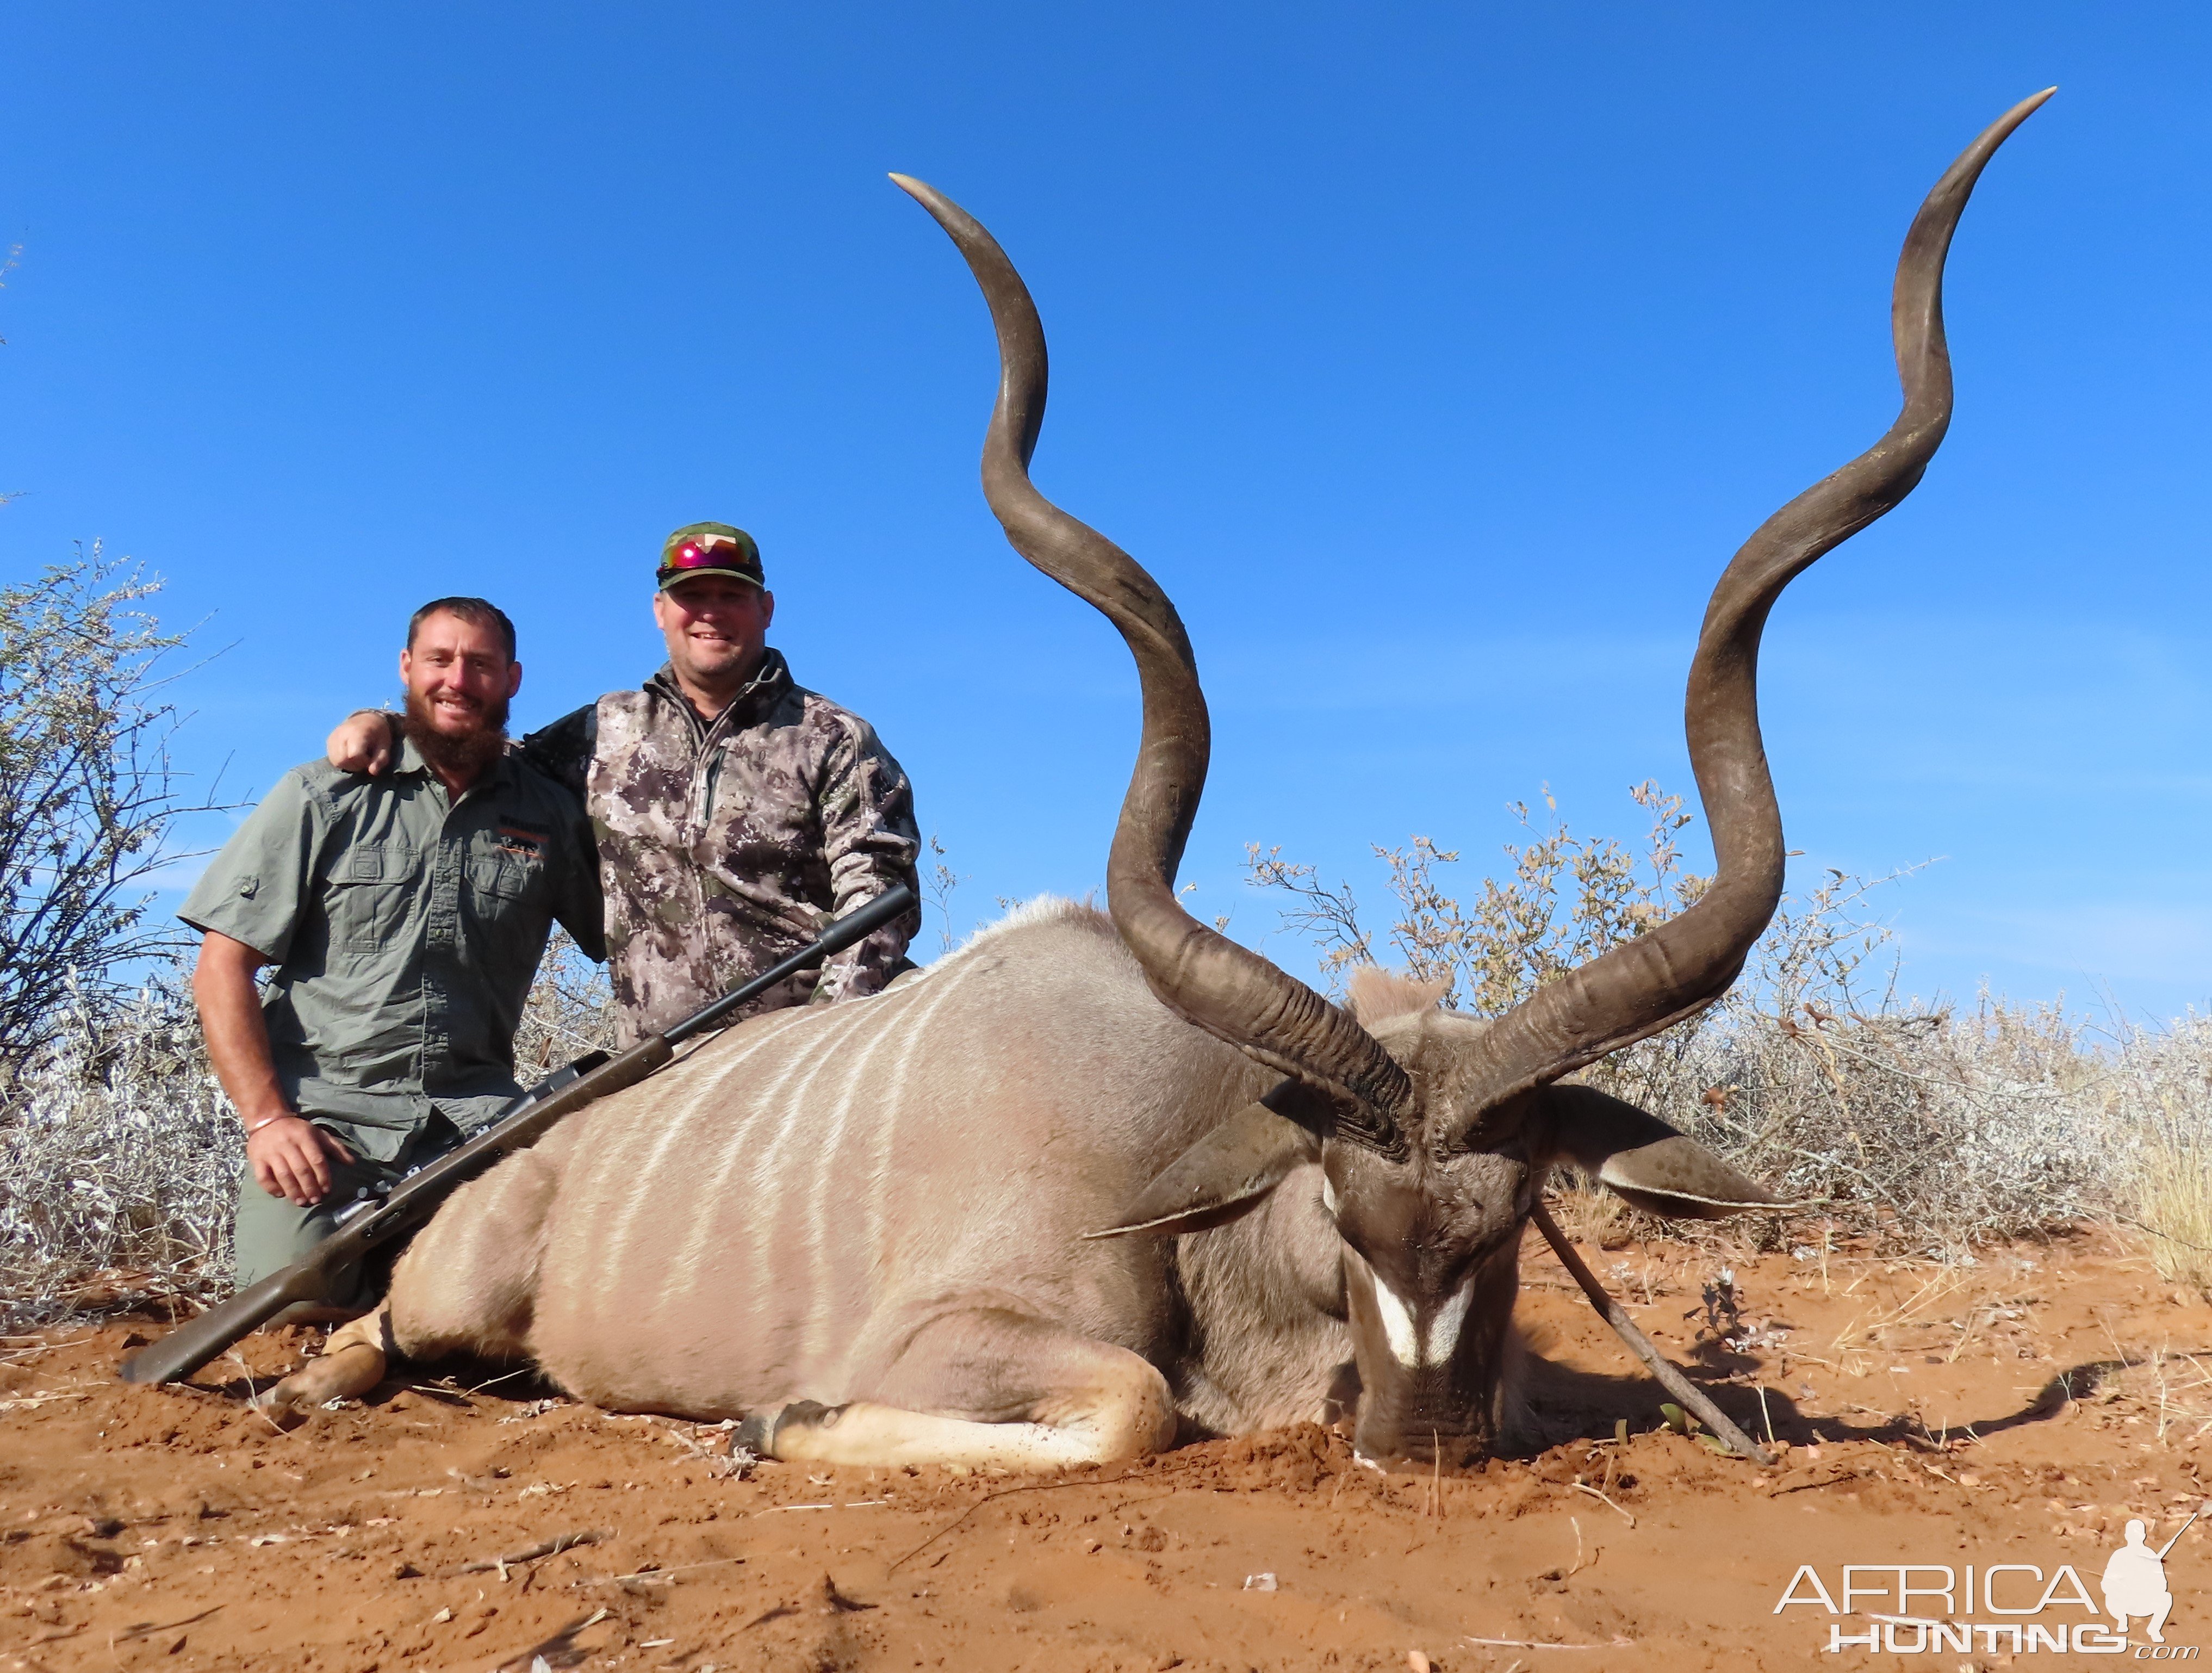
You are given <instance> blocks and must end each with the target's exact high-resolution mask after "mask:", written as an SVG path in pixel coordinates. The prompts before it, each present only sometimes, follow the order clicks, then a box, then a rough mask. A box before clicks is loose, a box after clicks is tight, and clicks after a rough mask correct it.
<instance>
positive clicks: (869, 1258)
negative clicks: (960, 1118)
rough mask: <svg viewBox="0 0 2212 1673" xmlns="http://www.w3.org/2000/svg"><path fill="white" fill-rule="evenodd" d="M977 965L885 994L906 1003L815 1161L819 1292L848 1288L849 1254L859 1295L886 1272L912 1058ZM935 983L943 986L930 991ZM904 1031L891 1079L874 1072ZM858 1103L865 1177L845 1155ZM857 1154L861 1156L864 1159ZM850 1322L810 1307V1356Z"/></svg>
mask: <svg viewBox="0 0 2212 1673" xmlns="http://www.w3.org/2000/svg"><path fill="white" fill-rule="evenodd" d="M976 968H977V961H975V959H973V958H957V957H956V958H955V959H954V960H953V962H952V964H951V968H950V969H949V970H945V971H944V972H942V973H941V974H939V975H937V976H934V977H933V978H931V979H928V980H925V981H923V982H920V983H915V985H914V986H913V987H910V988H908V989H904V990H903V991H902V992H901V993H898V994H895V995H890V996H889V997H887V998H886V999H885V1000H884V1001H882V1002H883V1003H884V1005H886V1006H898V1007H902V1008H901V1010H900V1011H899V1012H897V1013H889V1014H887V1015H886V1016H885V1017H884V1020H883V1024H882V1026H880V1027H879V1028H878V1030H877V1031H876V1036H875V1037H874V1038H873V1039H872V1040H870V1041H869V1042H868V1043H867V1047H866V1049H865V1050H863V1051H861V1052H860V1053H858V1054H857V1057H856V1061H855V1062H854V1065H853V1073H852V1074H851V1075H850V1076H848V1078H847V1080H846V1082H845V1092H844V1096H843V1097H842V1098H840V1099H839V1101H838V1104H837V1113H836V1118H835V1119H834V1121H833V1122H831V1124H830V1128H829V1132H828V1133H827V1134H826V1135H824V1137H823V1141H822V1154H821V1157H820V1159H819V1160H818V1161H817V1163H816V1165H815V1170H814V1190H813V1193H812V1195H811V1201H810V1208H811V1213H810V1214H809V1217H808V1224H807V1227H806V1233H807V1255H808V1275H809V1277H810V1278H811V1281H812V1282H813V1285H814V1288H815V1291H816V1293H817V1294H820V1295H823V1296H829V1295H841V1296H842V1294H844V1293H846V1292H842V1291H841V1290H840V1289H839V1288H838V1287H837V1285H836V1276H837V1273H836V1268H837V1267H838V1265H839V1264H840V1262H839V1256H841V1255H842V1257H843V1260H844V1261H845V1262H849V1263H851V1264H852V1265H853V1266H854V1268H857V1270H856V1272H855V1281H854V1285H853V1287H852V1291H851V1292H850V1293H853V1294H855V1295H859V1294H865V1293H868V1292H869V1291H871V1290H872V1288H873V1287H874V1286H875V1285H876V1284H878V1282H880V1281H881V1280H882V1279H883V1277H884V1276H885V1274H884V1268H883V1267H882V1266H881V1265H880V1264H879V1263H878V1260H877V1259H876V1251H877V1250H878V1249H879V1248H880V1247H881V1244H882V1239H883V1236H884V1231H885V1229H886V1221H887V1220H888V1219H889V1207H888V1203H887V1202H886V1200H885V1199H886V1195H887V1191H888V1186H889V1167H888V1165H887V1160H888V1158H889V1156H890V1151H891V1147H892V1145H893V1144H894V1143H895V1142H896V1135H897V1130H898V1115H899V1093H900V1090H901V1087H902V1084H903V1082H904V1080H905V1073H906V1065H907V1063H908V1061H909V1060H910V1058H911V1056H912V1054H913V1050H914V1044H915V1041H916V1040H918V1039H920V1038H921V1037H923V1035H924V1034H925V1033H926V1032H927V1030H928V1027H929V1025H930V1019H932V1018H933V1017H934V1016H935V1015H936V1014H937V1013H938V1011H939V1008H940V1007H942V1006H943V1005H944V1004H945V1001H947V1000H949V999H950V998H951V996H952V995H953V994H954V993H955V992H956V991H957V989H959V987H960V985H961V984H962V983H963V982H965V981H966V980H967V979H968V977H969V976H971V975H972V974H973V973H974V972H975V969H976ZM930 989H936V990H937V991H935V992H931V991H929V990H930ZM902 1023H903V1024H904V1025H905V1026H904V1028H903V1030H902V1029H901V1027H900V1025H901V1024H902ZM900 1036H902V1038H901V1039H900V1051H899V1056H898V1068H897V1070H896V1073H894V1074H892V1075H891V1076H890V1078H889V1084H888V1085H886V1084H885V1080H884V1077H883V1076H881V1075H880V1074H878V1075H870V1074H869V1073H868V1071H869V1068H870V1066H871V1065H872V1063H873V1062H874V1061H875V1057H876V1054H877V1053H878V1051H880V1050H881V1049H883V1047H884V1045H885V1044H886V1043H889V1042H890V1040H891V1039H893V1038H894V1037H900ZM863 1088H865V1089H866V1090H865V1092H863ZM856 1104H858V1106H859V1109H860V1122H859V1130H858V1131H857V1132H856V1133H855V1134H854V1139H855V1143H854V1146H853V1149H854V1151H855V1152H858V1151H860V1150H862V1149H863V1148H866V1149H871V1150H872V1151H873V1152H874V1153H875V1157H876V1161H875V1165H874V1166H873V1167H872V1169H871V1171H870V1174H869V1176H867V1177H864V1176H862V1175H861V1174H860V1171H859V1168H858V1167H857V1165H853V1164H848V1163H847V1161H846V1160H845V1148H846V1147H845V1137H846V1133H847V1130H848V1122H850V1121H851V1119H852V1117H853V1115H854V1109H855V1106H856ZM871 1129H872V1137H873V1138H874V1140H875V1143H874V1144H873V1145H872V1146H869V1145H866V1144H865V1143H864V1142H863V1141H866V1139H867V1138H869V1137H870V1136H871ZM855 1162H856V1163H857V1157H856V1159H855ZM864 1183H865V1186H866V1208H865V1209H857V1208H856V1199H858V1198H859V1197H860V1194H861V1190H862V1187H863V1185H864ZM841 1198H842V1201H841V1200H840V1199H841ZM861 1214H866V1220H865V1222H863V1221H862V1220H861V1219H860V1215H861ZM842 1329H843V1322H842V1317H841V1315H840V1313H839V1312H838V1311H837V1310H836V1309H834V1308H831V1307H827V1306H823V1307H817V1308H816V1309H815V1310H814V1311H811V1312H810V1313H809V1314H808V1315H807V1317H806V1328H805V1335H804V1345H805V1353H806V1354H807V1356H808V1358H809V1359H810V1360H811V1359H813V1358H814V1357H816V1356H817V1355H819V1354H824V1353H827V1352H828V1351H829V1349H830V1348H831V1346H832V1345H833V1341H834V1339H835V1338H836V1336H837V1335H839V1334H840V1333H841V1330H842Z"/></svg>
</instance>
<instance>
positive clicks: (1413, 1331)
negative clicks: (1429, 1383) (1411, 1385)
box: [1375, 1273, 1474, 1370]
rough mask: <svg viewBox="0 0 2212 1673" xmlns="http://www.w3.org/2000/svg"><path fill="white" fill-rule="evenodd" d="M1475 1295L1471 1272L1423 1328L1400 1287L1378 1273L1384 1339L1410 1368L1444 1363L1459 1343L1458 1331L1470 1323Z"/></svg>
mask: <svg viewBox="0 0 2212 1673" xmlns="http://www.w3.org/2000/svg"><path fill="white" fill-rule="evenodd" d="M1473 1301H1474V1274H1473V1273H1469V1274H1468V1278H1467V1281H1466V1282H1465V1283H1463V1284H1462V1285H1461V1286H1460V1287H1458V1288H1457V1289H1455V1290H1454V1291H1453V1292H1452V1293H1451V1294H1450V1295H1449V1296H1448V1297H1447V1298H1445V1300H1444V1303H1443V1305H1442V1306H1440V1307H1438V1308H1437V1310H1436V1311H1435V1313H1433V1314H1432V1315H1431V1317H1430V1319H1429V1323H1428V1328H1427V1329H1421V1328H1420V1327H1419V1325H1417V1324H1416V1323H1415V1322H1414V1317H1413V1308H1412V1307H1411V1306H1410V1305H1407V1302H1406V1300H1405V1299H1404V1298H1402V1297H1401V1296H1400V1295H1399V1293H1397V1291H1395V1290H1394V1289H1392V1288H1391V1287H1389V1285H1388V1284H1386V1283H1384V1282H1383V1280H1382V1279H1381V1278H1380V1277H1379V1276H1378V1277H1377V1278H1376V1280H1375V1311H1376V1314H1377V1315H1378V1316H1379V1317H1381V1319H1382V1321H1383V1339H1384V1340H1385V1341H1388V1342H1389V1345H1390V1357H1391V1358H1393V1359H1395V1360H1397V1361H1398V1363H1399V1364H1400V1365H1401V1366H1406V1367H1407V1369H1408V1370H1417V1369H1419V1367H1421V1366H1438V1365H1442V1364H1443V1363H1444V1361H1446V1360H1449V1359H1450V1358H1451V1356H1452V1350H1453V1349H1454V1348H1457V1347H1458V1346H1459V1333H1460V1330H1461V1329H1462V1327H1463V1326H1464V1325H1465V1324H1466V1323H1467V1312H1468V1306H1469V1305H1470V1304H1471V1303H1472V1302H1473Z"/></svg>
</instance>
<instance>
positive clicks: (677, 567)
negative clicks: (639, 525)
mask: <svg viewBox="0 0 2212 1673" xmlns="http://www.w3.org/2000/svg"><path fill="white" fill-rule="evenodd" d="M693 575H732V576H735V577H736V578H737V579H738V580H739V581H750V582H752V584H753V585H754V586H756V587H760V588H762V589H763V590H766V588H767V587H768V578H767V576H766V575H764V574H763V571H762V569H761V556H760V548H759V547H758V546H757V545H756V544H754V543H753V538H752V536H750V534H747V533H746V532H744V530H743V529H741V528H737V527H734V526H732V525H730V524H728V523H686V524H684V526H683V527H682V528H680V529H678V530H677V531H676V532H675V533H673V534H671V535H670V536H669V537H668V538H667V539H665V540H664V541H662V542H661V543H660V568H659V569H658V570H657V571H656V572H655V575H654V579H655V580H656V581H658V582H659V586H660V588H661V590H662V591H663V592H665V591H666V590H667V589H668V588H669V587H672V586H674V585H675V584H676V583H677V582H678V581H688V580H690V578H691V577H692V576H693Z"/></svg>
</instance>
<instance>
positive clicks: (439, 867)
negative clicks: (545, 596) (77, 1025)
mask: <svg viewBox="0 0 2212 1673" xmlns="http://www.w3.org/2000/svg"><path fill="white" fill-rule="evenodd" d="M399 678H400V683H401V684H402V686H403V687H404V690H405V695H406V708H405V712H404V715H402V716H401V719H400V733H401V738H400V746H399V754H398V761H397V762H396V763H394V765H393V768H392V771H390V772H389V773H387V774H386V775H385V776H381V777H377V778H370V777H368V776H363V775H360V774H354V773H346V772H341V771H339V770H337V769H336V768H334V767H331V766H330V765H329V764H327V763H325V762H322V761H313V762H310V763H307V765H306V766H303V767H295V768H294V769H293V770H291V771H290V772H289V773H287V774H285V776H283V779H282V780H281V781H279V782H278V783H277V786H276V788H275V789H274V790H272V791H270V794H269V796H268V799H267V800H264V802H263V803H262V804H261V806H259V807H258V808H257V809H256V810H255V811H254V812H253V814H252V817H251V818H248V819H247V820H246V823H245V824H243V825H241V826H240V828H239V830H238V831H237V833H236V834H235V835H234V836H233V837H231V839H230V841H229V842H228V843H225V844H224V845H223V848H222V852H221V853H220V854H219V855H216V859H215V861H214V863H213V864H212V865H210V867H208V869H207V871H206V873H204V875H203V876H202V877H201V879H200V880H199V882H198V883H197V885H195V886H194V888H193V890H192V891H191V896H190V897H188V898H187V899H186V900H185V904H184V907H183V910H181V911H180V912H179V915H178V916H180V917H181V918H183V919H184V921H185V922H186V923H188V924H190V925H191V927H192V928H195V929H197V930H199V931H200V932H201V933H202V935H203V937H204V939H203V940H202V941H201V943H200V953H199V962H198V964H197V968H196V969H195V970H194V972H193V976H192V994H193V997H194V998H195V999H196V1000H197V1002H198V1005H199V1013H200V1022H201V1025H202V1028H203V1030H204V1032H205V1034H206V1037H207V1044H208V1056H209V1057H210V1059H211V1060H212V1062H213V1063H214V1066H215V1071H216V1076H217V1077H218V1078H219V1079H220V1080H222V1088H223V1091H224V1092H227V1093H228V1094H229V1096H230V1101H231V1103H232V1104H233V1105H234V1106H235V1107H236V1109H237V1110H238V1113H239V1116H240V1120H241V1121H242V1122H244V1124H245V1128H246V1170H245V1172H244V1174H243V1175H242V1177H240V1182H239V1201H238V1233H237V1251H238V1260H237V1266H238V1283H239V1287H240V1288H244V1287H246V1286H247V1285H249V1284H251V1283H252V1282H254V1281H256V1280H258V1279H260V1278H264V1277H266V1276H268V1275H270V1273H272V1272H276V1271H279V1270H281V1269H282V1268H285V1267H287V1266H289V1265H290V1264H292V1263H293V1262H295V1261H296V1260H298V1259H299V1258H300V1257H301V1256H303V1255H305V1254H306V1253H307V1251H308V1250H311V1249H313V1247H314V1245H315V1244H318V1243H319V1242H320V1241H321V1240H322V1239H323V1238H326V1237H328V1236H329V1235H330V1233H331V1231H332V1229H333V1228H334V1225H335V1215H336V1214H337V1210H338V1209H340V1208H343V1206H344V1205H345V1204H346V1203H347V1202H350V1201H352V1200H353V1199H354V1197H355V1196H356V1194H357V1193H358V1191H359V1189H361V1188H362V1187H364V1186H368V1185H371V1184H374V1183H385V1182H389V1181H391V1180H394V1179H396V1178H398V1177H399V1176H400V1175H401V1174H403V1173H404V1172H405V1171H407V1170H408V1169H409V1168H410V1167H411V1166H413V1165H415V1164H416V1162H417V1161H419V1160H421V1159H423V1158H424V1157H426V1156H428V1155H430V1154H435V1153H436V1152H437V1151H439V1150H441V1149H443V1148H445V1147H447V1146H448V1145H450V1144H451V1143H453V1141H455V1139H456V1138H457V1136H465V1135H468V1134H470V1133H472V1132H474V1131H476V1130H477V1129H480V1128H482V1127H483V1125H484V1124H485V1123H487V1122H489V1121H490V1120H491V1119H492V1118H493V1117H494V1116H496V1115H497V1114H498V1113H499V1111H500V1110H501V1107H502V1106H503V1105H505V1104H506V1103H507V1100H508V1099H510V1098H513V1097H514V1096H515V1094H516V1092H518V1090H519V1088H518V1087H517V1086H516V1084H515V1080H514V1054H513V1047H514V1030H515V1025H516V1024H517V1023H518V1022H519V1021H520V1019H521V1015H522V1005H523V1001H524V998H525V996H526V995H527V994H528V992H529V989H530V983H531V978H532V976H533V975H534V974H535V972H536V970H537V968H538V959H539V958H540V956H541V955H542V954H543V953H544V950H545V942H546V938H547V936H548V934H550V929H551V926H552V924H553V923H554V922H555V921H556V920H557V921H558V922H560V923H561V924H562V926H563V927H564V928H566V929H567V930H568V933H569V934H571V935H572V936H574V938H575V940H576V942H577V945H578V946H580V947H582V948H583V950H584V951H585V952H586V953H588V954H590V955H591V956H592V958H604V957H605V944H604V941H603V939H602V934H601V922H602V908H601V903H600V898H599V868H598V860H597V855H596V854H595V852H594V849H593V845H592V832H591V827H590V825H589V824H588V823H587V822H586V819H585V818H584V810H583V806H582V804H581V803H580V801H579V800H577V798H576V796H575V794H574V792H572V791H571V790H569V789H568V788H566V787H565V786H563V785H562V784H561V783H559V782H556V780H554V779H552V778H550V777H549V776H546V775H545V774H544V773H543V772H540V771H539V770H538V769H536V768H535V767H532V765H530V764H529V763H528V762H527V761H526V760H524V759H523V758H522V757H520V756H519V755H517V754H514V753H512V752H510V751H508V749H507V703H508V700H509V699H510V698H512V697H513V696H514V694H515V692H516V691H517V690H519V689H520V686H521V684H522V665H521V664H520V662H518V661H516V660H515V657H514V624H513V623H512V622H510V621H508V620H507V617H506V615H505V614H504V613H503V612H501V611H500V610H499V609H498V608H497V607H496V606H495V605H490V604H489V603H487V602H485V600H483V599H467V598H453V599H436V600H434V601H433V602H431V603H429V604H426V605H423V606H422V608H421V609H420V610H418V611H416V612H415V614H414V616H413V617H412V618H411V619H410V621H409V622H408V624H407V646H406V648H405V649H404V650H403V651H401V652H400V654H399ZM272 964H273V965H274V966H275V967H276V970H275V973H274V975H273V976H271V977H270V981H269V982H268V983H267V986H266V989H265V991H257V987H256V980H255V978H256V976H257V974H258V972H259V971H260V970H262V968H263V967H264V966H265V965H272ZM367 1301H368V1298H367V1297H365V1296H364V1297H363V1298H362V1305H367ZM354 1311H359V1309H358V1308H348V1307H345V1306H335V1307H330V1308H314V1309H294V1310H291V1311H288V1312H287V1313H286V1314H283V1315H280V1316H279V1322H281V1323H307V1322H309V1321H311V1320H313V1319H317V1318H331V1317H348V1316H349V1315H350V1314H351V1313H352V1312H354Z"/></svg>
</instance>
